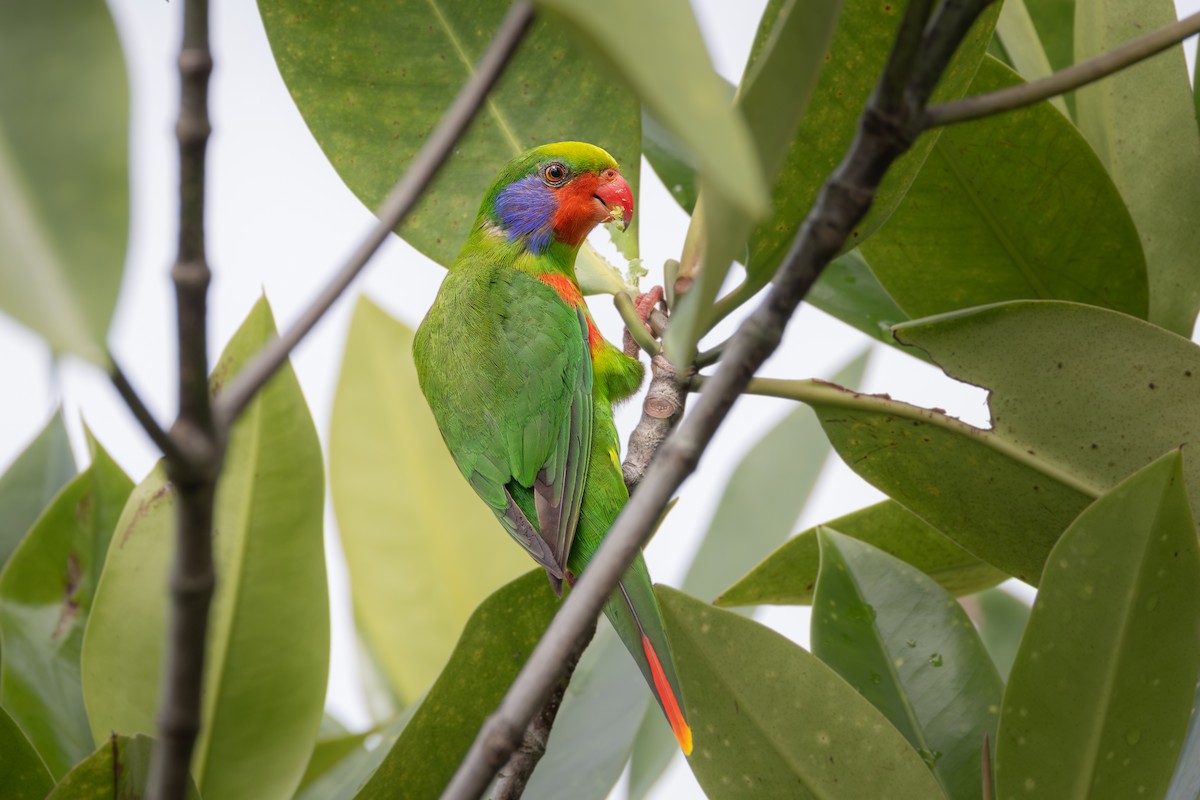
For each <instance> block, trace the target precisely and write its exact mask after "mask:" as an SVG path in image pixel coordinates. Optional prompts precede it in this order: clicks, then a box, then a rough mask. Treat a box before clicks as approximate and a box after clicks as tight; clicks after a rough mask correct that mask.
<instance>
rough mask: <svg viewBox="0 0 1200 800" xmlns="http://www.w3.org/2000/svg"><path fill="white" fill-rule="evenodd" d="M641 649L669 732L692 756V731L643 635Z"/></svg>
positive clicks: (687, 753)
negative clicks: (669, 726)
mask: <svg viewBox="0 0 1200 800" xmlns="http://www.w3.org/2000/svg"><path fill="white" fill-rule="evenodd" d="M642 649H643V650H644V651H645V652H646V660H647V661H649V662H650V672H651V674H652V675H654V691H655V692H657V693H658V697H659V699H660V700H661V701H662V704H663V709H664V710H665V711H666V712H667V721H668V722H670V723H671V730H672V731H674V733H675V738H676V739H677V740H678V741H679V746H680V747H681V748H683V754H684V755H685V756H690V755H691V754H692V729H691V728H690V727H688V724H687V720H685V719H684V718H683V712H682V711H680V709H679V701H678V700H676V699H675V692H673V691H671V684H670V683H669V682H668V681H667V676H666V673H664V672H663V668H662V664H661V663H659V660H658V654H657V653H655V652H654V647H653V646H652V645H651V644H650V640H649V639H648V638H646V634H644V633H643V634H642Z"/></svg>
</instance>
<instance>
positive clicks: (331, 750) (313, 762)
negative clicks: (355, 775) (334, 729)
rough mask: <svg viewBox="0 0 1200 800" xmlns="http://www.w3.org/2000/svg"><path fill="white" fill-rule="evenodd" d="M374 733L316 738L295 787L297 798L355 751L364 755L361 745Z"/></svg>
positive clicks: (365, 732) (364, 732)
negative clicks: (298, 783) (301, 776)
mask: <svg viewBox="0 0 1200 800" xmlns="http://www.w3.org/2000/svg"><path fill="white" fill-rule="evenodd" d="M374 733H375V732H374V731H363V732H362V733H345V732H343V733H341V734H340V735H334V736H329V737H324V736H322V737H321V738H318V739H317V743H316V744H315V745H313V751H312V755H310V756H309V757H308V764H307V765H306V766H305V767H304V777H303V778H301V779H300V785H299V786H297V787H296V794H297V796H299V795H301V794H303V793H304V792H305V791H306V790H308V789H311V787H312V785H313V784H314V783H316V782H317V781H319V780H320V779H321V778H324V777H326V776H327V775H329V774H330V773H331V772H332V771H333V770H334V769H336V768H337V767H338V766H339V765H340V764H341V763H342V762H344V761H346V760H347V759H349V758H350V757H351V755H352V754H354V753H355V751H362V753H363V754H364V755H365V754H366V753H367V749H366V748H365V747H364V746H363V743H364V742H366V741H367V739H369V738H370V737H371V736H372V735H374Z"/></svg>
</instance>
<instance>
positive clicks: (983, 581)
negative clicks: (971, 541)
mask: <svg viewBox="0 0 1200 800" xmlns="http://www.w3.org/2000/svg"><path fill="white" fill-rule="evenodd" d="M825 526H826V527H829V528H833V529H834V530H836V531H838V532H839V533H841V534H843V535H845V536H849V537H851V538H854V539H857V540H859V541H861V542H866V543H868V544H870V545H871V546H873V547H875V548H878V549H879V550H881V551H882V552H884V553H887V554H888V555H891V556H894V557H895V558H898V559H900V560H901V561H904V562H906V563H908V564H911V565H913V566H914V567H916V568H917V569H918V570H920V571H921V572H923V573H924V574H926V575H928V576H929V577H931V578H932V579H933V580H934V581H935V582H937V584H938V585H939V586H941V587H942V588H943V589H945V590H946V591H948V592H950V593H951V594H954V595H964V594H971V593H973V592H978V591H979V590H980V589H986V588H987V587H989V586H994V585H996V584H997V583H999V582H1000V581H1002V580H1004V579H1005V578H1007V577H1008V576H1007V575H1005V574H1004V573H1003V572H1001V571H1000V570H998V569H996V568H995V567H993V566H991V565H989V564H987V563H986V562H984V561H981V560H980V559H978V558H976V557H975V556H973V555H971V554H970V553H968V552H967V551H966V550H963V549H962V548H961V547H959V546H958V545H956V544H955V543H954V542H952V541H950V540H949V539H947V538H946V537H945V536H943V535H942V534H941V532H940V531H938V530H937V529H936V528H934V527H933V526H931V525H930V524H929V523H928V522H925V520H923V519H921V518H920V517H918V516H917V515H916V514H913V513H912V512H911V511H909V510H908V509H906V508H905V507H904V506H902V505H900V504H899V503H897V502H896V501H895V500H884V501H883V502H882V503H876V504H875V505H873V506H867V507H866V508H864V509H861V510H859V511H855V512H853V513H851V514H847V515H845V516H843V517H838V518H837V519H835V520H830V521H829V522H826V523H825ZM820 563H821V559H820V548H819V546H818V544H817V528H815V527H814V528H809V529H808V530H806V531H804V532H802V533H799V534H797V535H796V536H794V537H792V538H791V539H789V540H788V541H787V543H786V544H784V545H783V546H782V547H780V548H779V549H778V550H776V551H775V552H774V553H772V554H771V555H770V556H768V557H767V558H766V559H765V560H764V561H763V562H762V563H761V564H759V565H758V566H756V567H755V568H754V569H753V570H751V571H750V573H749V574H747V575H746V576H745V577H743V578H742V579H741V580H739V581H738V582H737V583H735V584H734V585H733V586H731V587H729V588H728V589H726V590H725V591H724V592H723V593H722V594H721V596H720V597H718V598H717V599H716V604H717V605H719V606H747V605H757V604H760V603H762V604H768V605H805V604H808V603H811V602H812V594H813V589H814V588H815V587H816V583H817V572H818V570H819V569H820Z"/></svg>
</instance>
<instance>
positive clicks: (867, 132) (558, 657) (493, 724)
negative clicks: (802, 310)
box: [442, 61, 923, 800]
mask: <svg viewBox="0 0 1200 800" xmlns="http://www.w3.org/2000/svg"><path fill="white" fill-rule="evenodd" d="M901 63H902V62H901ZM918 63H919V61H918ZM899 68H900V67H897V66H895V65H893V63H892V62H891V61H889V69H899ZM904 77H906V76H901V78H904ZM895 80H897V78H896V76H892V75H885V76H884V77H883V78H881V82H888V83H894V81H895ZM880 95H881V92H880V91H879V90H877V91H876V93H875V95H873V97H872V101H871V102H870V103H869V104H868V107H867V109H866V111H864V113H863V116H862V117H861V118H860V120H859V127H858V133H857V135H856V137H855V140H854V142H853V144H852V145H851V147H850V151H849V152H848V153H847V154H846V157H845V158H844V159H843V160H842V163H841V164H840V165H839V166H838V168H837V169H836V170H835V171H834V173H833V175H831V176H830V178H829V179H828V180H826V182H825V185H824V186H823V187H822V189H821V192H820V194H819V195H818V197H817V201H816V203H815V204H814V206H813V208H812V209H811V210H810V211H809V214H808V216H807V218H806V219H805V221H804V224H803V225H802V226H801V227H800V231H799V232H798V233H797V235H796V238H795V240H794V241H793V243H792V246H791V248H790V249H789V251H788V254H787V255H786V256H785V258H784V262H783V266H782V268H781V269H780V271H779V274H778V275H777V276H776V279H775V284H774V286H773V287H772V289H771V291H770V293H769V294H768V295H767V297H766V299H765V300H764V301H763V303H762V304H761V305H760V306H759V307H758V308H757V309H756V310H755V311H754V313H752V314H751V315H750V316H749V317H748V318H747V319H746V320H745V321H744V322H743V323H742V324H741V326H740V327H739V328H738V331H737V333H736V334H735V335H734V337H733V339H732V340H731V342H730V345H729V349H728V351H727V352H726V357H725V358H723V359H722V360H721V365H720V368H719V369H718V371H717V373H716V375H715V376H713V378H712V381H711V383H710V388H709V391H707V392H705V393H704V394H702V395H701V396H700V399H699V401H698V402H697V404H696V408H695V410H694V411H693V413H692V414H691V415H690V416H689V417H687V418H686V419H684V420H683V421H682V422H681V423H680V425H679V427H678V429H677V430H676V431H675V432H674V433H673V434H672V435H671V436H670V437H668V439H667V440H666V441H665V442H664V443H663V445H662V447H660V448H659V449H658V451H657V453H656V454H655V457H654V461H653V462H652V463H651V465H650V467H649V469H647V471H646V475H645V478H643V479H642V481H641V483H640V484H639V485H638V489H637V491H636V492H634V494H633V496H632V497H631V498H630V500H629V502H628V503H627V504H626V505H625V507H624V509H623V510H622V511H621V514H620V516H619V517H618V518H617V520H616V522H615V523H614V525H613V527H612V529H611V530H609V532H608V535H607V536H606V537H605V539H604V541H603V542H602V543H601V545H600V548H599V549H598V551H597V552H596V555H595V556H594V557H593V558H592V560H591V562H590V563H589V564H588V568H587V570H586V571H585V572H584V573H583V575H582V576H580V578H579V580H578V581H577V582H576V584H575V587H574V590H573V591H572V592H571V594H570V596H569V597H568V598H567V600H566V602H564V603H563V606H562V608H561V609H560V610H559V612H558V614H557V615H556V616H555V617H554V619H553V620H552V621H551V623H550V627H549V628H548V629H547V631H546V633H545V634H544V635H543V636H542V639H541V641H540V642H538V645H537V647H536V648H535V649H534V651H533V653H532V654H531V655H530V657H529V659H528V661H526V662H525V666H524V667H523V668H522V670H521V672H520V673H519V674H518V675H517V678H516V680H515V681H514V682H513V684H512V686H511V687H510V688H509V691H508V693H507V694H506V695H505V697H504V699H503V701H501V704H500V707H499V708H498V709H497V710H496V711H495V712H494V713H493V714H492V715H491V716H490V717H489V718H488V720H487V722H485V723H484V726H483V727H482V728H481V729H480V732H479V735H478V737H477V738H476V740H475V744H474V745H472V747H471V750H470V751H469V752H468V754H467V756H466V758H465V759H464V760H463V763H462V764H461V765H460V766H459V769H458V772H457V773H456V774H455V776H454V778H453V779H452V780H451V782H450V784H449V786H447V788H446V790H445V792H444V793H443V795H442V797H443V800H474V798H478V797H479V796H480V795H481V794H482V793H483V792H484V790H485V789H486V788H487V785H488V783H489V781H490V780H491V778H492V775H493V768H491V767H490V766H489V764H488V760H487V759H488V756H489V753H488V751H487V748H486V743H488V742H492V741H495V740H496V739H497V738H498V737H503V736H504V735H505V733H506V732H509V731H514V730H515V731H523V730H524V729H525V727H526V726H527V725H528V724H529V720H530V719H532V717H533V715H534V714H535V713H537V711H538V709H540V708H541V706H542V704H543V703H544V702H545V698H546V697H547V696H548V694H549V692H550V690H551V688H552V687H553V685H554V683H555V681H556V680H557V678H558V675H559V674H560V672H561V664H562V662H563V660H564V658H566V657H567V655H568V654H569V652H570V648H571V646H572V644H573V643H574V641H575V640H576V638H577V637H578V635H579V631H581V630H582V629H583V628H585V627H586V626H587V625H589V624H591V623H592V621H593V620H595V619H596V617H597V616H598V615H599V613H600V609H601V607H602V606H603V604H604V602H605V600H606V599H607V598H608V596H609V593H610V592H611V591H612V588H613V587H614V586H615V585H616V583H617V581H618V580H619V579H620V577H621V575H622V574H624V572H625V570H626V569H627V568H628V566H629V564H630V563H632V561H633V559H634V557H635V556H636V555H637V553H638V552H639V551H640V549H641V546H642V544H643V542H644V541H645V539H646V537H647V536H648V535H649V533H650V531H651V529H652V528H653V526H654V523H655V522H656V521H657V519H658V517H659V515H660V514H661V513H662V510H663V508H664V507H665V506H666V504H667V502H668V501H669V500H670V498H671V495H672V494H674V492H675V490H676V489H678V488H679V485H680V484H681V483H682V482H683V480H684V479H685V478H686V477H687V476H688V475H689V474H691V472H692V471H693V470H694V469H695V468H696V464H697V463H698V461H699V459H700V454H701V453H702V452H703V450H704V448H705V447H706V446H707V445H708V442H709V441H710V440H711V439H712V437H713V434H714V433H715V432H716V430H717V427H718V426H719V425H720V424H721V421H722V420H723V419H724V418H725V416H726V415H727V414H728V413H729V409H730V408H731V407H732V405H733V403H734V401H735V400H736V399H737V397H738V395H739V393H740V392H741V390H742V388H743V387H744V386H745V385H746V382H747V381H749V380H750V377H751V376H752V375H753V373H754V371H755V370H756V369H757V368H758V367H759V366H760V365H761V364H762V362H763V361H764V360H766V358H767V356H769V355H770V354H771V353H772V352H773V351H774V350H775V348H776V347H778V345H779V342H780V340H781V338H782V336H783V330H784V327H785V326H786V325H787V322H788V320H789V319H790V318H791V316H792V314H793V313H794V311H795V309H796V306H797V305H798V304H799V302H800V300H801V299H802V298H803V297H804V295H805V293H806V292H807V291H808V290H809V288H811V286H812V284H813V283H814V282H815V281H816V279H817V277H818V276H819V275H820V273H821V270H822V269H823V268H824V267H825V265H826V264H828V263H829V261H830V260H831V259H832V258H833V257H834V256H835V255H836V254H837V253H838V251H839V249H840V248H841V247H842V245H843V244H844V243H845V241H846V239H847V238H848V237H849V235H850V232H851V230H852V229H853V227H854V225H855V224H857V223H858V221H859V220H861V219H862V218H863V216H864V215H865V214H866V212H867V209H868V208H869V207H870V205H871V202H872V200H873V199H874V196H875V192H876V190H877V189H878V186H879V183H880V181H882V179H883V176H884V175H885V174H886V172H887V170H888V168H889V167H890V166H891V164H892V162H894V161H895V159H896V158H898V157H899V156H900V155H901V154H902V153H903V152H905V151H906V150H907V149H908V147H909V145H910V144H911V139H910V138H909V135H908V132H909V130H911V127H912V125H913V123H914V120H913V119H911V118H910V116H912V115H917V114H920V113H921V112H923V108H921V107H920V106H918V107H916V108H914V109H912V110H911V112H909V111H907V110H903V109H901V110H899V111H897V112H895V113H893V112H892V110H891V109H888V110H887V111H886V112H885V110H883V109H881V108H879V106H878V105H877V102H878V99H879V97H880ZM698 735H699V736H701V737H702V736H703V735H704V734H703V732H698Z"/></svg>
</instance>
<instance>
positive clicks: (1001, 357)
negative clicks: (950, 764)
mask: <svg viewBox="0 0 1200 800" xmlns="http://www.w3.org/2000/svg"><path fill="white" fill-rule="evenodd" d="M896 336H897V338H898V339H899V340H900V341H901V342H903V343H904V344H909V345H914V346H916V347H920V348H921V349H923V350H925V351H926V352H927V353H928V354H929V355H930V356H931V357H932V358H933V359H934V360H935V361H936V362H937V363H938V365H939V366H941V367H942V368H943V369H944V370H946V372H947V373H948V374H949V375H950V376H951V377H953V378H956V379H957V380H960V381H965V382H967V383H971V384H974V385H976V386H981V387H984V388H986V389H988V390H990V393H989V395H988V408H989V409H990V411H991V415H992V423H993V425H994V426H995V427H996V433H995V434H994V435H997V436H1003V438H1004V439H1006V440H1008V441H1010V442H1011V443H1012V444H1013V446H1015V447H1016V448H1017V449H1018V450H1019V451H1022V452H1027V451H1033V452H1034V453H1035V454H1036V455H1035V456H1031V458H1036V459H1038V460H1045V461H1046V462H1048V463H1051V464H1055V465H1057V467H1058V469H1060V470H1062V471H1064V472H1065V473H1068V474H1071V475H1074V476H1077V477H1078V478H1079V479H1080V480H1082V481H1084V482H1086V483H1088V484H1090V485H1092V486H1095V487H1097V488H1098V489H1100V490H1101V491H1107V490H1108V489H1110V488H1112V487H1113V486H1116V485H1117V484H1118V483H1120V482H1121V481H1122V480H1124V479H1125V478H1127V477H1128V476H1130V475H1131V474H1133V473H1134V472H1136V471H1137V470H1139V469H1141V468H1142V467H1144V466H1145V465H1147V464H1149V463H1150V462H1152V461H1154V460H1155V459H1156V458H1158V457H1159V456H1161V455H1162V454H1163V453H1165V452H1167V451H1168V450H1171V449H1173V448H1175V447H1178V446H1179V444H1180V443H1181V442H1190V441H1197V440H1198V439H1200V417H1198V416H1197V413H1196V408H1197V404H1196V397H1197V395H1196V392H1197V389H1196V386H1197V385H1198V384H1197V382H1198V381H1200V347H1197V346H1196V345H1195V344H1193V343H1192V342H1190V341H1188V340H1186V339H1183V338H1181V337H1179V336H1176V335H1175V334H1172V333H1169V332H1167V331H1164V330H1163V329H1162V328H1159V327H1157V326H1155V325H1151V324H1149V323H1146V322H1143V321H1141V320H1137V319H1134V318H1132V317H1127V316H1125V315H1123V314H1118V313H1116V312H1113V311H1107V310H1105V309H1101V308H1094V307H1091V306H1083V305H1076V304H1074V303H1055V302H1018V303H1004V304H1001V305H996V306H989V307H986V308H980V309H974V310H971V311H965V312H962V313H961V314H949V315H946V316H943V317H935V318H932V319H928V320H918V321H916V322H912V323H908V324H905V325H901V326H899V327H898V328H897V329H896ZM1115 420H1119V424H1115V423H1114V421H1115ZM1184 475H1185V476H1186V477H1187V481H1188V492H1189V494H1190V495H1191V496H1193V497H1200V460H1196V462H1195V463H1193V462H1191V461H1188V462H1185V464H1184ZM1042 499H1043V501H1044V502H1048V498H1045V497H1043V498H1042ZM914 510H916V509H914ZM1081 510H1082V509H1081ZM918 513H920V512H918ZM1064 527H1065V526H1064Z"/></svg>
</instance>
